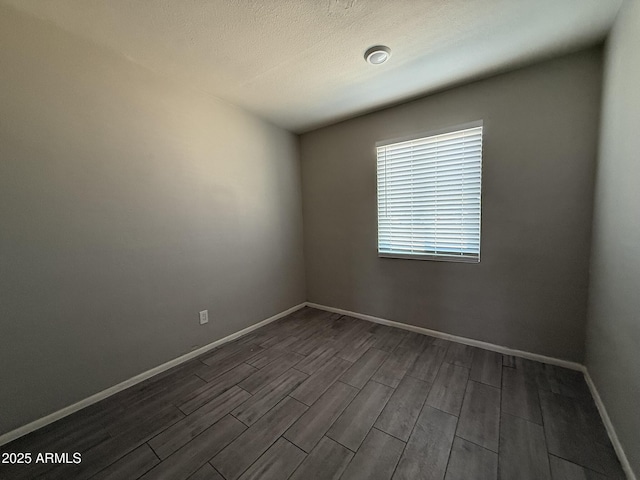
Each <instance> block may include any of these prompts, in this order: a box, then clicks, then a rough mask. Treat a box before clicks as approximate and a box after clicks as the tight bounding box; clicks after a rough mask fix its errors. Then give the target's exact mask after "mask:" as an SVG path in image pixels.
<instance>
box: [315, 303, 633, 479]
mask: <svg viewBox="0 0 640 480" xmlns="http://www.w3.org/2000/svg"><path fill="white" fill-rule="evenodd" d="M306 306H307V307H311V308H317V309H319V310H325V311H327V312H333V313H340V314H342V315H348V316H350V317H354V318H360V319H362V320H366V321H368V322H373V323H379V324H382V325H388V326H390V327H397V328H402V329H403V330H409V331H411V332H416V333H422V334H425V335H430V336H432V337H436V338H442V339H444V340H449V341H453V342H457V343H463V344H465V345H471V346H472V347H479V348H484V349H485V350H491V351H493V352H498V353H503V354H505V355H513V356H516V357H522V358H527V359H529V360H535V361H537V362H542V363H548V364H551V365H557V366H560V367H564V368H569V369H571V370H577V371H580V372H582V373H583V374H584V376H585V379H586V382H587V385H589V389H590V390H591V395H592V396H593V400H594V401H595V403H596V406H597V407H598V411H599V412H600V417H601V418H602V423H603V424H604V426H605V428H606V429H607V433H608V434H609V439H610V440H611V444H612V445H613V448H614V449H615V451H616V454H617V455H618V459H619V460H620V465H621V466H622V469H623V470H624V472H625V474H626V475H627V478H628V480H637V478H636V476H635V474H634V473H633V470H632V469H631V465H630V464H629V460H628V459H627V455H626V453H625V452H624V449H623V448H622V445H621V444H620V440H619V439H618V435H617V434H616V431H615V428H614V427H613V423H611V419H610V418H609V414H608V413H607V409H606V408H605V406H604V403H602V399H601V398H600V394H599V393H598V390H597V389H596V386H595V384H594V383H593V380H592V379H591V376H590V375H589V372H588V371H587V368H586V367H585V366H584V365H582V364H580V363H576V362H570V361H568V360H562V359H560V358H554V357H547V356H545V355H539V354H537V353H531V352H525V351H524V350H516V349H513V348H509V347H503V346H502V345H495V344H493V343H488V342H482V341H480V340H474V339H472V338H466V337H459V336H458V335H451V334H449V333H443V332H438V331H437V330H430V329H428V328H423V327H417V326H415V325H409V324H406V323H400V322H394V321H393V320H387V319H384V318H379V317H374V316H372V315H365V314H362V313H357V312H351V311H349V310H343V309H341V308H334V307H328V306H326V305H320V304H317V303H313V302H306Z"/></svg>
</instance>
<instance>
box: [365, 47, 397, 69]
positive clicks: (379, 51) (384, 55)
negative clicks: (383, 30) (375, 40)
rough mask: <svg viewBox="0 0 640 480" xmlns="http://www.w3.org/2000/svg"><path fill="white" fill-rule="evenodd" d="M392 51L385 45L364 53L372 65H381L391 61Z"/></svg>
mask: <svg viewBox="0 0 640 480" xmlns="http://www.w3.org/2000/svg"><path fill="white" fill-rule="evenodd" d="M390 56H391V49H390V48H389V47H386V46H384V45H376V46H375V47H371V48H369V49H368V50H367V51H366V52H364V59H365V60H366V61H367V62H368V63H370V64H371V65H380V64H383V63H384V62H386V61H387V60H389V57H390Z"/></svg>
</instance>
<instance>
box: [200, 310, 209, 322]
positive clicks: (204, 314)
mask: <svg viewBox="0 0 640 480" xmlns="http://www.w3.org/2000/svg"><path fill="white" fill-rule="evenodd" d="M205 323H209V310H202V311H201V312H200V325H204V324H205Z"/></svg>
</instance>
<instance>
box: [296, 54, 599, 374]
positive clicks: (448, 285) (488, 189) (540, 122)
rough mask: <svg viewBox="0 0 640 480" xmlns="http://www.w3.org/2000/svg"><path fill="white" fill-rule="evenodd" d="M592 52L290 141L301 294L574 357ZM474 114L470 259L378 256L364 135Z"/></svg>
mask: <svg viewBox="0 0 640 480" xmlns="http://www.w3.org/2000/svg"><path fill="white" fill-rule="evenodd" d="M600 88H601V50H600V49H593V50H589V51H586V52H582V53H578V54H574V55H569V56H566V57H562V58H559V59H555V60H551V61H547V62H544V63H540V64H538V65H535V66H531V67H528V68H524V69H522V70H518V71H515V72H511V73H507V74H504V75H500V76H496V77H493V78H490V79H487V80H484V81H480V82H476V83H473V84H470V85H466V86H463V87H460V88H456V89H452V90H449V91H446V92H443V93H440V94H436V95H432V96H429V97H426V98H424V99H421V100H417V101H413V102H411V103H407V104H404V105H401V106H397V107H394V108H390V109H387V110H383V111H380V112H376V113H372V114H370V115H366V116H363V117H359V118H355V119H352V120H349V121H346V122H343V123H339V124H336V125H333V126H330V127H326V128H322V129H319V130H316V131H313V132H310V133H307V134H305V135H302V137H301V156H302V173H303V175H302V179H303V217H304V226H305V257H306V268H307V297H308V300H309V301H311V302H316V303H319V304H323V305H328V306H333V307H338V308H343V309H347V310H351V311H355V312H359V313H364V314H370V315H374V316H378V317H383V318H387V319H390V320H395V321H399V322H404V323H408V324H412V325H417V326H421V327H426V328H430V329H434V330H439V331H442V332H447V333H451V334H455V335H461V336H464V337H469V338H473V339H478V340H483V341H487V342H492V343H496V344H499V345H505V346H508V347H512V348H517V349H522V350H526V351H529V352H535V353H539V354H544V355H550V356H553V357H559V358H564V359H569V360H573V361H578V362H581V361H582V360H583V354H584V341H585V322H586V307H587V284H588V257H589V251H590V238H591V219H592V200H593V177H594V168H595V158H596V150H597V147H596V146H597V137H598V118H599V108H600ZM474 120H484V128H485V134H484V159H483V209H482V215H483V217H482V247H481V248H482V261H481V263H480V264H460V263H445V262H433V261H417V260H397V259H380V258H378V257H377V253H376V166H375V165H376V160H375V149H374V144H375V142H376V141H378V140H385V139H390V138H391V139H393V138H398V137H403V136H407V135H411V134H413V133H420V132H425V131H429V130H434V129H438V128H441V127H446V126H450V125H457V124H462V123H466V122H470V121H474Z"/></svg>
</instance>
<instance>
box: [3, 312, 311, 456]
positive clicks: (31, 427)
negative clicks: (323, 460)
mask: <svg viewBox="0 0 640 480" xmlns="http://www.w3.org/2000/svg"><path fill="white" fill-rule="evenodd" d="M305 305H306V304H305V303H301V304H299V305H296V306H293V307H291V308H289V309H287V310H285V311H284V312H280V313H277V314H276V315H273V316H272V317H269V318H267V319H265V320H262V321H260V322H258V323H256V324H254V325H251V326H250V327H247V328H245V329H243V330H240V331H239V332H236V333H232V334H231V335H228V336H226V337H224V338H221V339H220V340H216V341H215V342H212V343H209V344H208V345H205V346H204V347H200V348H198V349H197V350H194V351H192V352H189V353H186V354H184V355H182V356H180V357H178V358H174V359H173V360H169V361H168V362H166V363H163V364H162V365H158V366H157V367H154V368H152V369H151V370H147V371H146V372H142V373H141V374H139V375H136V376H135V377H132V378H130V379H128V380H125V381H124V382H121V383H118V384H117V385H114V386H113V387H109V388H107V389H106V390H103V391H101V392H98V393H96V394H95V395H91V396H90V397H87V398H85V399H84V400H80V401H79V402H76V403H74V404H73V405H69V406H68V407H64V408H63V409H61V410H58V411H57V412H53V413H51V414H49V415H47V416H46V417H42V418H39V419H38V420H34V421H33V422H31V423H28V424H27V425H24V426H22V427H19V428H16V429H15V430H12V431H10V432H7V433H5V434H3V435H0V446H2V445H5V444H7V443H9V442H11V441H13V440H15V439H16V438H19V437H22V436H24V435H26V434H28V433H31V432H33V431H35V430H38V429H39V428H42V427H44V426H46V425H49V424H50V423H53V422H55V421H57V420H60V419H61V418H64V417H66V416H67V415H71V414H72V413H74V412H77V411H78V410H81V409H83V408H85V407H88V406H89V405H93V404H94V403H97V402H99V401H100V400H104V399H105V398H107V397H110V396H111V395H114V394H116V393H118V392H120V391H122V390H124V389H126V388H129V387H131V386H133V385H136V384H137V383H140V382H142V381H144V380H146V379H148V378H151V377H153V376H154V375H157V374H159V373H162V372H164V371H165V370H169V369H170V368H172V367H175V366H176V365H180V364H181V363H184V362H186V361H188V360H191V359H192V358H195V357H197V356H198V355H202V354H203V353H206V352H208V351H209V350H211V349H213V348H215V347H217V346H219V345H222V344H224V343H227V342H230V341H232V340H235V339H236V338H238V337H242V336H243V335H246V334H247V333H250V332H252V331H253V330H256V329H258V328H260V327H263V326H265V325H267V324H269V323H271V322H275V321H276V320H278V319H280V318H282V317H285V316H287V315H289V314H290V313H293V312H295V311H297V310H300V309H301V308H303V307H304V306H305Z"/></svg>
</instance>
